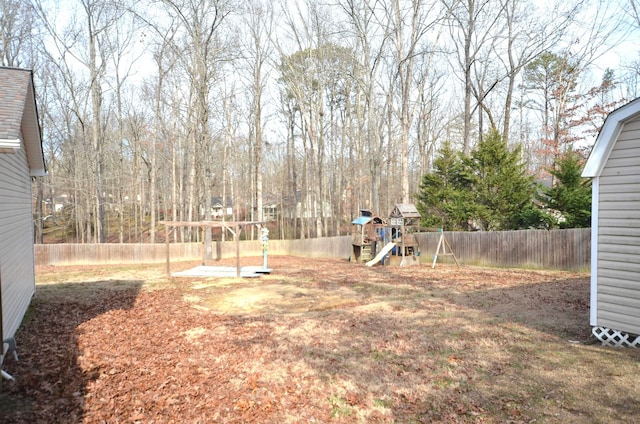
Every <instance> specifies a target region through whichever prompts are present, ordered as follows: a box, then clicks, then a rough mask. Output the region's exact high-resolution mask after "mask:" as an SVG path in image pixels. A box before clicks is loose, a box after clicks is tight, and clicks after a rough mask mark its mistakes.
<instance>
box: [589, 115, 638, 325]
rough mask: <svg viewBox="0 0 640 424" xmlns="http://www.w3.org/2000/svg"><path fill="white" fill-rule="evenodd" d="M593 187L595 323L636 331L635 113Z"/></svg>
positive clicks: (636, 121)
mask: <svg viewBox="0 0 640 424" xmlns="http://www.w3.org/2000/svg"><path fill="white" fill-rule="evenodd" d="M598 189H599V193H598V194H599V196H598V198H599V203H598V259H597V260H598V264H597V281H598V283H597V322H596V325H597V326H599V327H607V328H613V329H616V330H621V331H625V332H629V333H633V334H640V119H637V118H636V119H634V120H632V121H630V122H627V123H626V124H625V125H624V126H623V127H622V130H621V132H620V134H619V135H618V138H617V141H616V144H615V145H614V147H613V150H612V151H611V154H610V155H609V158H608V160H607V162H606V163H605V165H604V167H603V168H602V172H601V174H600V176H599V186H598Z"/></svg>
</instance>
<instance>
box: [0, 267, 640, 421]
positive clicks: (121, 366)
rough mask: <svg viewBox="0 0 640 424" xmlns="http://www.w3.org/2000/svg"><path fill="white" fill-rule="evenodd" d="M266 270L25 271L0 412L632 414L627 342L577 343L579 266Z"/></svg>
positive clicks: (166, 417)
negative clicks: (32, 284)
mask: <svg viewBox="0 0 640 424" xmlns="http://www.w3.org/2000/svg"><path fill="white" fill-rule="evenodd" d="M249 260H250V259H247V261H249ZM260 260H261V259H260V258H255V261H256V262H257V263H256V264H260ZM222 264H224V263H222ZM243 264H244V263H243ZM183 265H184V267H185V269H186V268H187V267H189V266H191V265H192V264H183ZM247 265H251V263H247ZM270 267H272V268H273V269H274V272H273V273H272V274H271V275H265V276H263V277H260V278H259V279H236V278H227V279H202V278H182V279H173V280H168V279H166V277H165V276H164V274H163V268H162V266H139V267H79V268H67V267H65V268H56V269H51V268H48V269H46V270H38V281H39V282H38V288H37V291H38V294H37V296H36V299H35V300H34V302H33V306H32V309H31V311H30V313H29V315H28V319H27V320H26V321H25V323H24V325H23V327H22V328H21V330H20V332H19V333H18V335H17V341H18V347H19V353H20V361H19V362H15V361H14V360H13V359H11V358H7V360H6V363H5V367H4V369H5V370H6V371H8V372H9V373H11V374H12V375H13V376H14V377H15V378H16V381H15V382H7V383H5V385H4V391H3V392H2V393H1V394H0V417H1V419H0V421H1V422H3V423H4V422H9V423H13V422H15V423H51V422H61V423H62V422H64V423H68V422H86V423H93V422H134V423H135V422H139V423H152V422H156V423H160V422H162V423H170V422H181V423H183V422H184V423H204V422H232V423H235V422H238V423H240V422H256V423H287V422H289V423H298V422H349V423H352V422H354V423H355V422H362V423H364V422H367V423H368V422H474V423H475V422H532V421H537V422H610V421H633V420H634V419H635V417H636V416H638V415H639V414H640V401H638V400H637V399H640V388H639V387H638V385H637V384H636V383H635V375H637V364H638V359H639V355H638V353H637V352H638V351H637V350H632V349H626V350H625V349H609V348H603V347H600V346H596V345H593V344H585V343H584V342H590V341H591V338H590V335H589V326H588V301H589V282H588V276H587V275H584V274H578V273H563V272H547V271H529V270H496V269H485V268H471V267H464V268H460V269H458V268H455V267H451V266H440V265H439V266H438V267H437V268H436V269H431V268H430V267H429V266H417V267H407V268H398V267H382V266H379V267H372V268H366V267H363V266H361V265H355V264H351V263H348V262H346V261H342V260H328V259H317V260H308V259H306V260H303V259H296V258H289V257H275V258H272V259H270Z"/></svg>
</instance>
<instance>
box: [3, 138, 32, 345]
mask: <svg viewBox="0 0 640 424" xmlns="http://www.w3.org/2000/svg"><path fill="white" fill-rule="evenodd" d="M31 201H32V197H31V178H30V176H29V168H28V165H27V158H26V154H25V148H24V145H23V146H22V148H21V149H19V150H17V151H16V152H15V153H0V228H2V237H0V282H1V284H2V327H3V328H2V330H3V331H2V332H3V337H4V338H7V337H11V336H13V335H14V334H15V332H16V331H17V330H18V327H19V326H20V323H21V321H22V318H23V316H24V314H25V312H26V310H27V308H28V306H29V302H30V301H31V297H32V296H33V293H34V292H35V278H34V271H33V270H34V268H33V265H34V263H33V260H34V259H33V219H32V216H33V215H32V207H31Z"/></svg>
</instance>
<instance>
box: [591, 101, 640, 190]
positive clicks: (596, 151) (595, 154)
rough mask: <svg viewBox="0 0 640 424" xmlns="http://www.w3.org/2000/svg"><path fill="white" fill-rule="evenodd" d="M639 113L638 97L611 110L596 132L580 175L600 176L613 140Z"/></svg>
mask: <svg viewBox="0 0 640 424" xmlns="http://www.w3.org/2000/svg"><path fill="white" fill-rule="evenodd" d="M639 114H640V98H637V99H635V100H633V101H631V102H629V103H627V104H626V105H624V106H622V107H620V108H618V109H616V110H614V111H613V112H611V113H610V114H609V115H608V116H607V119H606V120H605V121H604V125H603V126H602V129H601V130H600V133H598V137H597V138H596V142H595V144H594V145H593V149H592V150H591V153H590V154H589V159H587V163H586V164H585V165H584V169H583V170H582V176H583V177H584V178H594V177H598V176H600V173H601V172H602V169H603V168H604V165H605V163H606V162H607V160H608V159H609V155H610V154H611V150H613V146H614V144H615V141H616V140H617V139H618V136H619V135H620V131H622V127H623V126H624V124H625V123H626V122H627V121H629V120H631V119H633V118H635V117H636V116H638V115H639Z"/></svg>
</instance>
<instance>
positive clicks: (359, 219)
mask: <svg viewBox="0 0 640 424" xmlns="http://www.w3.org/2000/svg"><path fill="white" fill-rule="evenodd" d="M369 221H371V217H370V216H359V217H357V218H356V219H354V220H353V222H352V224H359V225H364V224H366V223H367V222H369Z"/></svg>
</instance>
